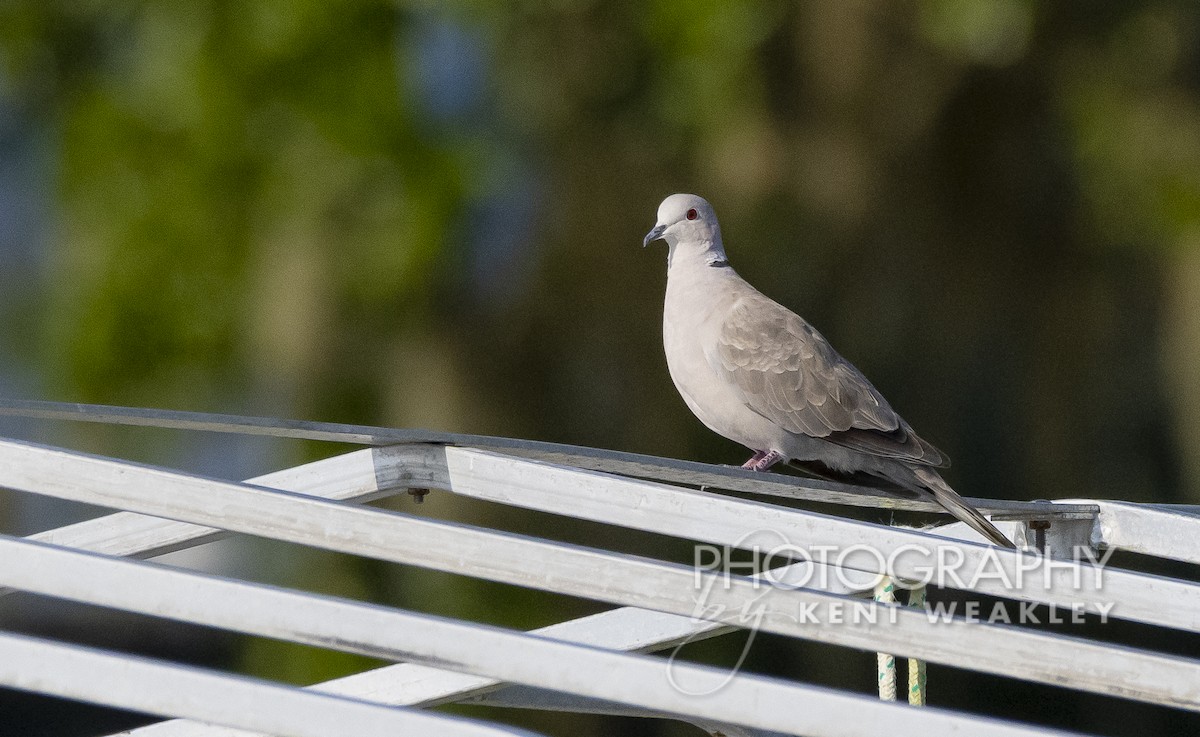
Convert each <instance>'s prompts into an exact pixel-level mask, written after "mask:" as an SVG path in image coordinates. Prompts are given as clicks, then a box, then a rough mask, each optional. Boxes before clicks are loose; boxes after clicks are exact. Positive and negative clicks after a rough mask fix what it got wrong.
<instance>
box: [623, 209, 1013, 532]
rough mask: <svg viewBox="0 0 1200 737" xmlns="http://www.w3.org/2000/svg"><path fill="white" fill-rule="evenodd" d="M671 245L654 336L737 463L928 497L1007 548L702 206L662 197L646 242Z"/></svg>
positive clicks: (936, 462) (937, 458)
mask: <svg viewBox="0 0 1200 737" xmlns="http://www.w3.org/2000/svg"><path fill="white" fill-rule="evenodd" d="M660 238H661V239H663V240H665V241H666V242H667V244H668V246H669V249H670V250H669V252H668V257H667V259H668V269H667V295H666V302H665V308H664V311H663V345H664V347H665V349H666V355H667V365H668V368H669V369H670V372H671V379H672V380H673V381H674V383H675V386H676V388H678V389H679V393H680V394H681V395H682V396H683V399H684V401H685V402H686V403H687V405H688V407H689V408H690V409H691V410H692V411H693V412H694V413H695V414H696V416H697V417H699V418H700V420H701V421H702V422H703V423H704V424H705V425H707V426H708V427H709V428H710V429H711V430H713V431H714V432H717V433H718V434H720V435H723V436H725V437H727V438H729V439H731V440H734V441H737V442H739V443H741V444H743V445H745V446H746V447H748V448H750V449H752V450H753V451H755V456H754V457H753V458H751V459H750V460H749V461H747V462H746V465H745V466H744V467H746V468H751V469H754V470H766V469H767V468H769V467H770V466H771V465H773V464H774V463H775V462H777V461H780V460H786V461H789V462H794V463H795V464H796V465H799V466H802V467H810V468H812V467H815V468H817V469H819V470H821V471H822V472H823V474H824V475H833V476H835V477H859V476H861V475H863V474H868V475H870V476H872V477H875V478H879V479H883V480H885V481H887V482H890V483H891V484H894V485H896V486H899V487H901V488H904V489H908V490H910V491H914V492H917V493H921V494H928V495H930V496H932V497H933V498H934V499H936V500H937V501H938V502H939V503H940V504H941V505H942V506H943V507H945V508H946V510H947V511H949V512H950V513H951V514H953V515H954V516H955V517H957V518H958V519H960V520H962V521H963V522H965V523H966V524H968V525H970V526H971V527H972V528H974V529H975V530H977V531H979V532H980V533H981V534H982V535H984V537H986V538H988V539H989V540H991V541H992V542H994V543H996V544H998V545H1003V546H1005V547H1013V544H1012V542H1010V541H1009V540H1008V538H1006V537H1005V536H1004V535H1003V534H1002V533H1001V532H1000V531H999V530H997V529H996V528H995V526H994V525H992V523H991V522H989V521H988V520H987V519H986V518H985V517H984V516H983V515H982V514H980V513H979V512H978V511H977V510H975V509H974V508H972V507H971V506H970V505H968V504H967V503H966V502H964V501H963V500H962V498H961V497H960V496H959V495H958V494H956V493H955V492H954V490H953V489H951V488H950V487H949V486H948V485H947V484H946V482H945V481H944V480H943V479H942V477H941V476H940V475H939V474H938V472H937V470H936V469H937V468H938V467H941V466H945V465H946V464H947V462H946V458H945V456H944V455H942V453H941V452H940V451H939V450H938V449H937V448H935V447H933V446H932V445H930V444H929V443H927V442H925V441H924V440H922V439H921V438H920V437H919V436H918V435H917V434H916V433H915V432H914V431H913V429H912V428H911V427H910V426H909V425H908V423H906V422H905V421H904V420H903V419H902V418H901V417H900V415H898V414H897V413H896V412H895V410H893V409H892V407H891V405H889V404H888V402H887V400H886V399H884V398H883V396H882V395H881V394H880V393H879V392H878V391H877V390H876V389H875V387H873V386H872V385H871V383H870V382H869V381H867V379H866V377H865V376H863V375H862V373H861V372H860V371H859V370H858V369H857V368H855V367H854V366H853V365H852V364H851V363H850V362H849V361H847V360H846V359H844V358H842V356H840V355H839V354H838V353H837V351H835V350H834V349H833V347H832V346H831V345H830V344H829V341H827V340H826V339H825V338H824V337H823V336H822V335H821V334H820V333H818V332H817V331H816V329H815V328H813V327H812V326H811V325H809V324H808V323H807V322H805V321H804V320H803V319H802V318H801V317H799V316H798V315H796V314H795V313H793V312H791V311H790V310H788V309H787V308H785V307H783V306H782V305H780V304H779V303H777V302H775V301H774V300H772V299H770V298H769V297H767V296H765V295H763V294H762V293H761V292H759V291H758V290H757V289H755V288H754V287H752V286H751V285H750V284H749V283H747V282H746V281H745V280H744V279H742V278H741V277H740V276H738V274H737V272H735V271H734V270H733V269H732V268H731V267H730V266H729V262H728V259H727V257H726V255H725V248H724V245H723V243H722V241H721V231H720V227H719V225H718V224H717V219H716V215H715V214H714V213H713V210H712V207H711V206H710V205H709V204H708V202H707V201H705V200H704V199H703V198H701V197H697V196H696V195H687V194H677V195H672V196H670V197H668V198H667V199H666V200H664V201H663V203H662V205H660V206H659V209H658V222H657V224H656V225H655V227H654V229H653V230H651V231H650V233H648V234H647V235H646V239H645V241H644V243H647V244H648V243H649V242H650V241H652V240H656V239H660Z"/></svg>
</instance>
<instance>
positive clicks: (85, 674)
mask: <svg viewBox="0 0 1200 737" xmlns="http://www.w3.org/2000/svg"><path fill="white" fill-rule="evenodd" d="M0 685H4V686H7V687H10V688H15V689H18V690H21V691H31V692H34V693H40V694H45V695H48V696H58V697H61V698H65V699H73V700H76V701H87V702H90V703H94V704H102V705H105V706H112V707H116V708H120V709H129V710H132V711H138V712H142V713H145V714H153V715H156V716H165V717H172V716H184V717H188V718H190V719H196V720H201V721H204V722H210V723H212V724H217V725H225V726H230V727H238V728H242V729H250V730H256V731H259V732H267V733H270V734H273V735H280V737H343V735H346V734H353V735H355V736H356V737H396V735H398V734H436V735H446V736H447V737H499V735H502V734H504V735H527V736H530V737H531V736H532V734H533V733H531V732H528V731H526V730H522V729H517V728H515V727H505V726H493V725H486V724H482V723H479V722H474V721H471V720H466V719H461V718H457V717H448V716H444V715H440V714H429V713H426V712H421V711H415V710H407V709H397V708H394V707H386V706H380V705H379V704H372V703H367V702H363V701H359V700H354V699H348V698H346V697H342V696H334V695H330V694H324V693H320V692H316V691H312V690H305V689H298V688H293V687H290V686H280V685H276V684H273V683H268V682H266V681H259V680H253V679H250V678H245V677H242V676H232V675H227V674H218V673H214V672H212V671H207V670H201V669H199V668H193V667H189V666H181V665H175V664H169V663H164V662H162V661H157V660H150V659H148V658H142V657H137V656H132V655H127V654H125V653H112V652H105V651H103V650H94V649H92V648H86V647H82V646H79V645H64V644H61V643H56V642H51V641H48V640H41V639H37V638H33V637H26V636H23V635H16V634H11V633H5V632H0Z"/></svg>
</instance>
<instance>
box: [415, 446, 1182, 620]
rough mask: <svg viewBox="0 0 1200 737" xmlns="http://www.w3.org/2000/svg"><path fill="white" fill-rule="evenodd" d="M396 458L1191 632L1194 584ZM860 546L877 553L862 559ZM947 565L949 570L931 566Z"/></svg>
mask: <svg viewBox="0 0 1200 737" xmlns="http://www.w3.org/2000/svg"><path fill="white" fill-rule="evenodd" d="M397 452H398V453H406V454H407V455H408V456H409V458H410V461H409V463H407V464H406V467H408V468H410V469H413V470H414V471H418V470H419V472H420V473H421V475H425V476H428V477H430V478H438V477H441V476H442V475H443V471H442V468H443V467H445V468H446V471H445V476H446V477H447V479H448V481H449V487H450V489H451V490H452V491H454V492H455V493H457V494H464V495H466V496H471V497H474V498H478V499H486V500H489V501H494V502H500V503H503V504H510V505H514V506H518V507H525V508H529V509H537V510H540V511H544V512H552V513H555V514H562V515H569V516H572V517H579V518H582V519H588V520H593V521H597V522H606V523H609V524H614V525H620V526H622V527H630V528H633V529H638V530H645V531H649V532H658V533H662V534H665V535H672V536H675V537H683V538H688V539H693V540H700V541H703V542H708V543H717V544H721V545H729V546H733V547H744V548H749V547H751V546H754V545H758V546H761V548H762V549H763V550H764V551H772V550H778V551H782V552H783V553H785V554H786V553H787V551H789V550H795V551H820V550H822V549H825V550H827V551H832V552H831V556H833V555H837V554H838V553H839V552H843V551H852V550H854V549H855V548H860V549H861V551H862V553H863V554H860V555H854V556H847V558H846V559H845V563H844V565H846V566H848V567H851V568H859V569H865V570H870V571H872V572H875V573H888V574H889V575H892V576H894V577H898V578H903V579H909V580H922V579H924V578H928V577H930V574H929V572H930V571H932V572H933V576H932V583H933V584H934V585H936V586H941V587H948V588H959V589H967V590H972V591H977V592H980V593H984V594H990V595H993V596H998V597H1003V598H1008V599H1018V600H1024V601H1033V602H1039V603H1044V604H1054V605H1057V606H1061V607H1065V608H1071V607H1083V608H1084V609H1085V610H1086V611H1089V612H1093V613H1099V612H1103V613H1104V614H1105V615H1106V616H1112V617H1114V618H1118V619H1127V620H1132V621H1137V622H1144V623H1147V624H1154V625H1160V626H1163V627H1173V628H1177V629H1185V630H1191V631H1193V632H1196V631H1200V585H1198V584H1196V583H1194V582H1191V581H1181V580H1178V579H1171V578H1165V577H1162V576H1151V575H1146V574H1140V573H1134V572H1130V571H1121V570H1117V569H1103V568H1097V567H1095V566H1092V565H1090V564H1084V565H1080V564H1078V563H1075V562H1073V561H1070V560H1050V559H1046V558H1042V557H1040V556H1036V555H1032V554H1021V553H1016V552H1013V551H1008V550H1001V549H999V548H996V547H994V546H990V545H983V544H977V543H971V542H968V541H963V540H951V539H948V538H942V537H938V536H937V531H936V530H934V531H932V535H931V534H930V533H928V532H924V531H918V530H906V529H901V528H895V527H888V526H885V525H875V524H870V523H868V522H858V521H855V520H848V519H843V518H841V517H835V516H832V515H826V514H818V513H815V512H807V511H803V510H797V509H784V508H780V507H778V506H775V505H771V504H764V503H762V502H757V501H749V500H742V499H734V498H731V497H728V496H722V495H719V494H710V493H707V492H703V491H695V490H692V489H683V488H679V487H673V486H665V485H662V484H657V483H653V482H648V481H637V480H633V479H626V478H622V477H618V476H612V475H610V474H603V473H597V472H594V471H585V470H580V469H574V468H564V467H562V466H557V465H554V464H550V463H544V462H540V461H532V460H525V459H521V458H512V457H510V456H505V455H501V454H498V453H493V452H490V451H482V450H476V449H472V448H455V447H446V448H436V447H424V448H422V447H417V446H407V447H398V448H397ZM1127 506H1128V505H1127ZM1161 516H1162V515H1161V514H1159V515H1156V516H1155V519H1158V518H1159V517H1161ZM1180 518H1182V515H1175V519H1176V520H1179V519H1180ZM1187 521H1188V522H1190V523H1191V524H1192V525H1194V527H1193V528H1192V530H1193V533H1192V534H1193V538H1192V540H1193V547H1196V548H1197V550H1200V543H1195V540H1200V534H1197V531H1200V519H1198V518H1196V517H1189V519H1188V520H1187ZM1177 524H1183V523H1182V522H1177ZM951 548H953V551H952V552H953V555H949V554H948V553H949V552H951V550H950V549H951ZM868 549H869V550H871V551H874V553H873V554H866V550H868ZM947 560H955V561H957V562H958V565H957V567H949V566H942V565H940V564H941V563H944V562H946V561H947ZM887 563H890V564H891V565H890V566H885V565H883V564H887ZM885 568H886V570H885ZM976 574H980V575H976ZM830 576H831V577H833V578H835V579H836V578H837V577H836V576H834V575H833V574H832V573H831V574H830ZM956 576H961V578H962V579H963V580H956V578H955V577H956ZM815 578H816V577H814V579H815ZM872 585H873V582H868V583H867V584H866V586H868V587H870V586H872Z"/></svg>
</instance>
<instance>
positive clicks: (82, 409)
mask: <svg viewBox="0 0 1200 737" xmlns="http://www.w3.org/2000/svg"><path fill="white" fill-rule="evenodd" d="M0 415H9V416H15V417H29V418H39V419H50V420H74V421H80V422H98V423H104V424H118V425H136V426H142V427H161V428H169V429H178V430H204V431H209V432H224V433H239V434H249V435H267V436H271V437H281V438H296V439H307V440H320V441H337V442H343V443H358V444H362V445H377V446H378V445H394V444H397V443H432V444H437V445H458V446H469V447H473V448H482V449H486V450H496V451H500V452H503V453H508V454H512V455H520V456H524V457H527V458H536V459H540V460H546V461H551V462H555V463H561V464H564V465H568V466H575V467H578V468H586V469H590V470H593V471H607V472H610V473H619V474H622V475H625V476H636V477H640V478H649V479H656V480H659V481H667V482H671V483H677V484H689V485H693V486H707V487H711V488H715V489H726V490H729V491H741V492H746V493H752V494H765V495H770V496H780V497H788V498H793V499H804V500H808V501H814V502H825V503H830V504H844V505H851V506H866V507H877V508H881V509H907V510H916V511H924V512H939V513H941V512H944V511H945V510H943V509H942V508H941V506H940V505H938V504H937V503H935V502H931V501H927V500H924V499H916V498H913V497H912V496H909V495H905V494H899V493H893V492H889V491H884V490H881V489H873V488H870V487H866V486H852V485H849V484H839V483H835V482H832V481H823V480H818V479H805V478H798V477H795V476H785V475H782V474H774V473H771V474H762V473H754V472H752V471H744V470H742V469H740V468H727V467H724V466H713V465H709V464H705V463H695V462H692V461H681V460H675V459H672V458H658V457H655V456H647V455H639V454H636V453H623V452H619V451H611V450H600V449H596V448H585V447H579V446H573V445H561V444H558V443H543V442H536V441H530V440H514V439H510V438H497V437H489V436H485V435H463V434H458V433H445V432H432V431H428V430H411V429H393V428H385V427H371V426H368V425H346V424H340V423H331V422H309V421H305V420H284V419H276V418H268V417H244V416H240V415H226V414H210V413H201V412H181V411H175V410H160V409H141V408H132V407H110V406H104V405H95V404H71V403H64V402H42V401H34V400H21V399H0ZM967 501H969V502H970V503H971V504H972V505H974V506H975V507H976V508H978V509H979V510H980V511H982V512H983V513H985V514H994V515H998V516H999V517H1000V518H1003V519H1050V518H1060V519H1061V518H1078V517H1086V518H1092V517H1095V514H1096V509H1095V507H1094V506H1092V505H1088V504H1079V505H1065V504H1063V505H1055V504H1050V503H1048V502H1014V501H1005V500H997V499H974V498H968V499H967Z"/></svg>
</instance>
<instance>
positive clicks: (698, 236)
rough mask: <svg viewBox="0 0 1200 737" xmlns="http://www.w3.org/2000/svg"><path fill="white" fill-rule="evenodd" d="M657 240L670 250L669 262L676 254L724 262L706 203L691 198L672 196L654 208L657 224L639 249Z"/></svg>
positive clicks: (717, 231)
mask: <svg viewBox="0 0 1200 737" xmlns="http://www.w3.org/2000/svg"><path fill="white" fill-rule="evenodd" d="M660 239H661V240H664V241H666V242H667V246H669V247H670V249H671V251H670V253H671V258H672V260H674V257H675V253H676V251H686V252H687V254H688V255H689V256H693V255H694V256H698V257H705V258H708V259H718V260H724V258H725V247H724V246H723V245H722V244H721V226H719V225H717V215H716V213H714V212H713V209H712V205H710V204H708V200H706V199H704V198H703V197H698V196H696V195H694V194H673V195H671V196H670V197H668V198H667V199H665V200H663V201H662V204H661V205H659V206H658V222H657V223H655V224H654V229H653V230H651V231H650V232H649V233H647V234H646V238H645V240H643V241H642V246H643V247H644V246H648V245H650V241H656V240H660Z"/></svg>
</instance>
